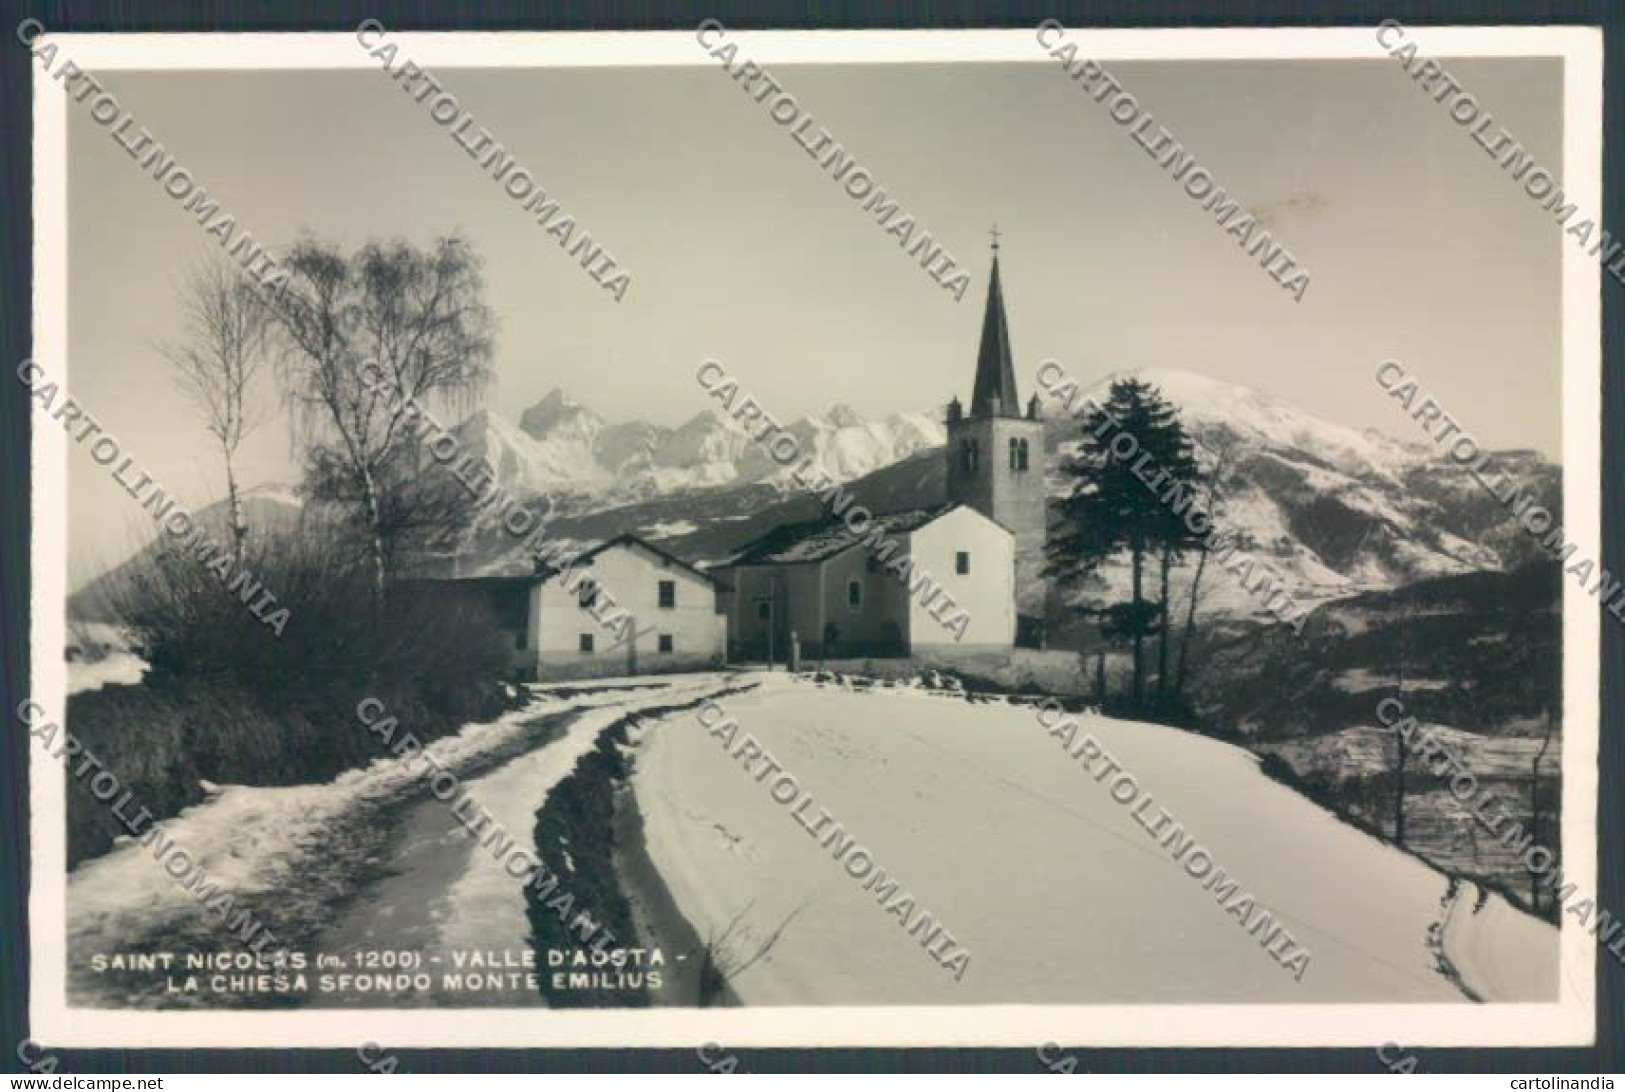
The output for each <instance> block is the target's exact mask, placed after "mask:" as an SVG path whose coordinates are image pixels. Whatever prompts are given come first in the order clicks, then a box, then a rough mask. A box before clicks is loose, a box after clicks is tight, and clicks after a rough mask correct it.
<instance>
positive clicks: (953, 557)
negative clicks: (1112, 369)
mask: <svg viewBox="0 0 1625 1092" xmlns="http://www.w3.org/2000/svg"><path fill="white" fill-rule="evenodd" d="M1023 409H1024V408H1023V405H1022V402H1021V398H1020V394H1019V392H1018V390H1017V387H1016V372H1015V359H1014V356H1013V354H1012V352H1011V348H1010V323H1009V319H1008V316H1007V315H1006V312H1005V303H1004V290H1003V286H1002V285H1001V283H1000V279H999V255H998V237H997V233H995V235H994V242H993V264H992V271H991V274H990V276H989V281H988V289H987V304H986V308H985V311H984V313H983V317H982V334H981V340H980V343H979V344H978V346H977V352H976V374H975V380H974V383H973V385H972V389H971V401H970V408H969V410H968V411H967V410H966V408H965V406H964V404H963V403H962V402H961V401H960V400H959V398H958V396H955V397H954V398H953V399H952V400H951V401H950V402H949V403H948V407H947V416H946V420H945V424H946V426H947V445H946V447H945V448H944V450H943V458H944V460H945V465H944V466H943V471H944V481H945V485H946V495H945V500H944V502H943V503H940V504H936V505H932V506H929V507H920V508H911V509H906V510H903V511H897V512H889V513H884V514H878V515H876V516H875V519H874V523H873V525H871V526H868V527H865V528H863V529H862V533H858V532H854V531H853V530H851V529H850V528H849V527H848V526H847V525H846V524H845V523H843V522H841V521H839V520H833V519H821V520H816V521H810V522H808V523H800V524H788V525H785V526H781V527H777V528H775V529H774V530H773V531H771V532H769V533H768V534H766V535H764V536H762V537H761V538H760V539H757V540H756V541H755V542H752V543H750V544H749V545H747V546H746V547H745V548H744V549H743V550H742V551H741V552H739V553H738V554H736V555H735V556H734V558H733V559H732V560H731V561H729V562H728V563H727V564H726V565H725V566H721V567H719V568H718V570H717V572H718V575H719V576H721V578H722V579H723V581H724V582H725V583H726V584H727V585H728V587H729V594H727V595H726V596H725V597H724V601H725V606H724V609H725V611H726V613H727V615H728V646H729V655H730V658H731V659H736V660H762V659H766V660H781V661H782V660H783V659H784V658H785V657H786V655H787V654H788V650H789V647H790V644H791V640H792V636H793V638H794V640H795V642H796V643H797V645H798V646H799V648H800V650H801V653H802V655H803V656H808V657H818V658H840V657H853V656H909V655H915V654H920V653H932V652H943V651H949V650H954V651H962V652H967V653H985V652H999V651H1008V650H1009V649H1011V648H1012V647H1014V646H1015V644H1016V643H1017V638H1018V635H1020V636H1022V637H1023V638H1024V641H1023V643H1029V642H1030V638H1031V635H1032V634H1033V633H1034V632H1035V631H1036V629H1037V626H1036V624H1035V623H1034V622H1033V621H1032V620H1029V619H1023V618H1021V617H1020V614H1019V607H1018V601H1023V602H1024V601H1028V600H1031V599H1032V597H1033V594H1034V592H1035V587H1034V586H1036V589H1037V590H1036V594H1037V595H1038V597H1039V600H1038V601H1039V602H1041V601H1042V590H1041V587H1042V581H1041V579H1040V577H1039V574H1038V572H1037V571H1036V569H1037V568H1039V567H1041V565H1042V556H1043V550H1044V536H1045V526H1046V504H1045V490H1044V466H1045V453H1044V425H1043V422H1042V421H1041V420H1040V419H1039V416H1038V399H1037V397H1036V396H1035V397H1033V398H1032V399H1031V400H1030V401H1029V402H1027V404H1026V406H1025V412H1023ZM883 541H892V542H895V543H896V547H895V549H894V550H892V551H890V552H889V553H888V555H886V556H883V555H882V551H881V550H879V549H876V544H877V543H879V542H883ZM904 556H906V557H907V558H908V560H909V563H910V564H909V566H908V568H907V571H906V572H905V573H901V574H900V573H899V570H898V567H897V565H896V563H895V562H896V560H897V559H900V558H902V557H904ZM1018 572H1019V573H1021V574H1022V575H1021V581H1022V584H1026V585H1034V586H1028V587H1023V586H1022V584H1018ZM943 602H952V603H953V604H954V605H955V606H956V608H957V612H962V615H963V617H962V616H961V614H960V613H957V612H956V614H955V615H954V617H955V618H957V619H959V622H958V624H957V625H952V624H946V623H945V619H944V617H943V614H942V612H941V610H940V607H941V604H942V603H943ZM933 606H935V607H937V608H939V609H937V610H933Z"/></svg>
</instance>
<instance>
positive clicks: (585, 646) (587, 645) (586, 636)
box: [577, 633, 592, 652]
mask: <svg viewBox="0 0 1625 1092" xmlns="http://www.w3.org/2000/svg"><path fill="white" fill-rule="evenodd" d="M580 641H581V643H580V644H579V645H578V646H577V647H578V648H579V649H580V650H581V651H582V652H591V651H592V634H590V633H583V634H582V635H581V638H580Z"/></svg>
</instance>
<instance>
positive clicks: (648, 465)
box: [204, 371, 1562, 617]
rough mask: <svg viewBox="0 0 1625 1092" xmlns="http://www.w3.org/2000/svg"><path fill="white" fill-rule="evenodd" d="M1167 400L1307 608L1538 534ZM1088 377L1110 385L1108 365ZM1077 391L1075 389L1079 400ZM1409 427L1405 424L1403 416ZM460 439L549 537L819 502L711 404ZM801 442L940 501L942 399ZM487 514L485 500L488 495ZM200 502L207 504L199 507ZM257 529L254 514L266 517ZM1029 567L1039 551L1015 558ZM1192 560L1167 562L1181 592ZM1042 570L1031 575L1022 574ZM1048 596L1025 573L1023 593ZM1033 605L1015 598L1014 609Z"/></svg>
mask: <svg viewBox="0 0 1625 1092" xmlns="http://www.w3.org/2000/svg"><path fill="white" fill-rule="evenodd" d="M1134 374H1136V375H1138V376H1139V378H1141V379H1143V380H1145V381H1147V382H1149V383H1151V384H1153V385H1154V386H1156V387H1157V388H1158V389H1159V390H1161V391H1162V393H1163V395H1164V396H1165V397H1166V398H1168V400H1169V401H1171V402H1172V403H1173V404H1174V405H1176V406H1177V407H1178V409H1179V412H1180V416H1181V418H1182V420H1183V421H1184V422H1185V424H1186V426H1187V428H1188V429H1189V430H1190V432H1191V433H1192V435H1193V437H1194V438H1195V439H1196V441H1197V442H1198V444H1199V445H1200V448H1201V451H1202V458H1203V460H1204V461H1205V462H1207V463H1209V464H1210V465H1211V460H1212V458H1213V457H1214V455H1215V453H1217V452H1219V451H1226V452H1228V456H1227V458H1226V462H1225V471H1224V474H1223V479H1222V488H1223V494H1224V496H1223V502H1222V506H1221V508H1220V519H1219V524H1220V526H1223V527H1226V528H1228V529H1230V530H1232V531H1234V532H1235V533H1236V534H1237V535H1238V536H1240V538H1241V539H1242V541H1243V543H1244V544H1245V545H1246V547H1247V549H1248V550H1249V551H1250V552H1251V554H1252V555H1253V556H1254V557H1256V558H1257V559H1258V561H1259V562H1261V563H1263V564H1265V565H1267V566H1268V567H1269V568H1270V569H1271V570H1273V571H1274V572H1276V573H1278V574H1279V577H1280V579H1281V581H1282V582H1283V584H1284V585H1286V586H1288V587H1290V588H1291V589H1293V591H1294V598H1295V599H1297V600H1298V601H1299V602H1302V603H1304V604H1305V605H1306V606H1312V605H1313V604H1315V603H1318V602H1323V601H1326V600H1331V599H1338V598H1342V597H1345V596H1349V595H1355V594H1359V593H1361V592H1365V591H1373V590H1383V589H1389V588H1395V587H1399V586H1401V585H1405V584H1409V583H1412V582H1414V581H1417V580H1422V579H1426V578H1429V577H1438V576H1448V575H1451V574H1457V573H1466V572H1474V571H1485V570H1507V569H1511V568H1513V567H1515V566H1517V565H1519V564H1521V563H1523V562H1524V561H1528V560H1531V559H1533V558H1534V557H1536V556H1538V554H1539V550H1538V545H1537V543H1536V542H1535V541H1534V539H1533V538H1532V537H1531V536H1529V535H1528V534H1527V533H1526V532H1524V531H1523V530H1522V529H1521V528H1519V527H1518V526H1517V525H1516V523H1515V521H1514V520H1513V519H1512V518H1511V517H1510V515H1509V514H1508V513H1507V511H1506V510H1505V508H1503V507H1502V506H1501V504H1500V503H1499V502H1498V501H1497V500H1496V499H1495V498H1494V497H1492V496H1491V495H1490V494H1489V493H1488V492H1487V491H1486V490H1485V489H1484V488H1483V487H1482V486H1481V485H1479V484H1478V483H1477V482H1475V481H1474V480H1473V479H1472V478H1471V477H1470V476H1469V475H1468V474H1467V473H1466V472H1465V471H1463V470H1462V469H1461V468H1460V467H1459V466H1458V465H1456V464H1453V463H1450V462H1448V461H1446V460H1445V459H1443V458H1441V457H1440V453H1439V451H1438V450H1437V449H1435V448H1432V447H1429V446H1427V445H1424V444H1417V443H1406V442H1402V441H1400V440H1397V439H1394V438H1392V437H1391V436H1388V435H1385V434H1383V433H1381V432H1377V431H1374V430H1370V429H1366V430H1361V429H1356V428H1351V427H1349V426H1346V425H1341V424H1337V423H1334V422H1331V421H1326V420H1324V419H1322V418H1319V417H1317V416H1315V415H1313V414H1310V413H1308V412H1306V411H1304V410H1301V409H1299V408H1298V407H1296V406H1293V405H1292V404H1290V403H1288V402H1286V401H1283V400H1281V399H1279V398H1276V397H1273V396H1271V395H1268V394H1265V393H1263V392H1260V391H1256V390H1252V389H1250V388H1247V387H1243V386H1240V385H1237V384H1234V383H1228V382H1225V381H1222V380H1217V379H1213V378H1211V377H1207V376H1201V375H1195V374H1192V373H1188V372H1178V371H1143V372H1137V373H1134ZM1117 378H1121V377H1120V376H1111V377H1108V378H1106V379H1103V380H1101V381H1100V382H1099V383H1097V384H1095V385H1094V386H1093V387H1092V388H1090V389H1089V390H1088V391H1087V392H1085V393H1090V394H1092V395H1093V396H1094V397H1095V398H1096V399H1097V400H1101V401H1104V399H1105V397H1106V394H1107V390H1108V388H1109V386H1110V383H1111V382H1112V380H1114V379H1117ZM1081 404H1082V402H1081V399H1078V400H1075V401H1074V402H1073V406H1074V407H1081ZM1043 412H1044V413H1045V416H1046V421H1047V428H1046V433H1047V437H1048V446H1049V456H1048V482H1049V488H1050V492H1051V495H1052V496H1053V495H1059V494H1060V493H1061V492H1063V491H1064V490H1065V489H1066V488H1068V482H1067V480H1066V478H1065V476H1064V474H1062V473H1061V472H1060V468H1061V466H1062V464H1063V461H1064V459H1065V457H1066V455H1067V454H1068V453H1069V451H1070V450H1071V449H1072V448H1073V447H1074V446H1075V444H1076V442H1077V438H1078V435H1079V426H1078V422H1077V420H1076V419H1075V417H1074V416H1072V415H1069V414H1067V413H1065V412H1064V411H1063V410H1062V408H1061V407H1060V406H1059V404H1058V403H1056V402H1054V401H1053V400H1051V401H1049V402H1048V403H1047V404H1045V405H1044V407H1043ZM1401 423H1403V422H1401ZM457 431H458V434H459V436H460V438H461V440H462V442H463V444H464V445H465V446H466V449H467V450H468V451H469V452H470V453H472V454H474V455H476V456H479V457H483V458H486V459H489V460H490V462H491V464H492V466H493V467H495V469H496V475H497V481H498V483H499V484H500V485H501V486H502V487H503V488H504V489H506V490H508V491H509V492H510V493H511V494H512V495H513V496H514V497H515V498H517V499H520V500H521V501H524V500H529V499H532V498H535V499H540V498H542V497H546V498H548V507H550V508H551V511H552V515H551V518H550V520H549V524H548V527H549V531H548V533H549V534H550V535H551V536H553V537H554V538H555V539H556V540H560V541H563V542H565V543H567V544H575V545H579V546H581V547H587V546H590V545H593V544H596V543H597V542H601V541H603V540H604V539H606V538H610V537H612V536H614V535H616V534H620V533H623V532H635V533H637V534H641V535H643V536H645V537H647V538H650V539H651V540H655V541H659V542H661V543H662V544H663V545H664V546H665V547H666V548H668V549H671V550H673V551H675V552H677V553H679V554H681V555H683V556H685V557H689V558H692V559H693V560H695V561H697V562H700V563H716V562H719V561H724V560H727V559H728V558H730V557H732V556H733V555H734V554H736V553H737V552H738V551H739V550H740V549H741V548H742V547H743V546H744V545H745V544H747V543H749V542H750V541H752V540H753V539H755V538H757V537H759V536H760V535H762V534H764V533H766V532H767V531H769V530H771V529H772V528H774V527H776V526H778V525H780V524H783V523H789V522H796V521H802V520H809V519H817V518H820V517H822V516H824V515H826V514H827V513H826V511H825V509H824V507H823V506H822V504H821V503H820V502H819V500H818V498H816V497H814V496H812V495H810V494H807V493H804V492H800V491H799V490H798V488H797V487H796V486H795V484H794V482H792V481H791V480H790V477H789V476H790V473H791V469H792V468H791V467H785V466H782V465H781V464H779V463H777V462H775V461H774V460H773V459H772V458H771V457H770V456H769V455H768V454H767V452H766V451H764V450H763V448H762V447H761V445H760V444H758V443H756V442H755V441H753V440H751V439H750V438H749V437H748V436H746V435H745V434H744V433H743V432H742V431H741V430H740V429H739V427H738V426H737V425H735V424H734V423H733V422H731V421H729V420H727V419H726V418H724V417H722V416H720V415H719V414H717V413H715V412H712V411H706V412H702V413H700V414H697V415H696V416H695V417H693V418H691V419H690V420H689V421H687V422H685V423H684V424H682V425H680V426H678V427H676V428H670V427H664V426H660V425H655V424H650V423H648V422H642V421H625V422H610V421H607V420H605V419H604V418H603V417H601V416H600V415H598V414H597V413H595V412H594V411H593V410H591V409H589V408H587V407H585V406H583V405H580V404H577V403H575V402H573V401H572V400H571V399H570V398H569V397H567V396H566V395H565V394H564V393H563V392H560V391H554V392H552V393H550V394H548V396H547V397H545V398H543V399H542V400H541V401H539V402H537V403H536V404H535V405H533V406H531V407H529V408H528V409H526V410H524V411H523V412H522V413H520V414H519V415H518V423H517V424H515V423H514V421H513V420H512V419H511V418H509V417H505V416H503V415H502V414H500V413H498V412H496V411H493V410H490V409H487V410H484V411H481V412H479V413H476V414H475V415H473V416H471V417H470V418H468V419H467V420H465V421H464V422H463V423H462V424H461V425H460V426H459V428H458V430H457ZM789 431H790V432H791V433H793V434H794V435H795V436H796V438H797V440H798V442H799V443H800V445H801V450H802V451H803V452H804V453H806V454H810V455H812V456H813V457H814V458H816V459H817V460H818V461H819V463H820V464H821V465H822V467H823V468H824V470H826V471H827V472H828V473H829V474H830V475H831V476H832V477H833V478H836V479H837V480H840V481H843V482H845V483H846V487H847V489H848V490H849V491H851V492H852V493H854V494H855V495H856V497H857V498H858V502H859V503H861V504H864V505H865V506H867V507H869V508H870V509H871V510H872V511H875V512H886V511H895V510H898V509H903V508H912V507H918V506H922V505H930V504H938V503H941V502H942V501H943V500H944V499H945V497H946V480H945V479H946V475H945V472H944V464H943V458H942V445H943V443H944V442H945V430H944V427H943V425H942V423H941V421H940V420H939V415H938V414H936V413H930V412H912V413H896V414H893V415H891V416H889V417H886V418H883V419H880V420H865V419H863V418H862V417H860V416H859V415H858V414H856V413H854V412H853V411H852V410H851V409H849V408H847V407H845V406H836V407H834V408H833V409H831V410H829V411H828V412H826V413H824V414H823V415H821V416H819V417H813V418H804V419H802V420H800V421H797V422H795V423H794V424H793V425H790V426H789ZM1494 458H1495V460H1496V464H1497V465H1498V466H1500V467H1503V468H1505V470H1506V472H1507V473H1508V474H1509V475H1510V476H1512V477H1513V478H1515V479H1517V480H1519V481H1521V482H1523V483H1524V484H1525V485H1526V486H1527V487H1528V488H1530V489H1531V490H1532V491H1534V492H1535V493H1536V495H1537V496H1538V497H1539V501H1538V503H1540V504H1542V505H1543V506H1546V507H1548V508H1550V509H1551V510H1552V511H1553V512H1554V513H1557V512H1559V510H1560V500H1561V486H1562V477H1561V469H1560V468H1559V467H1557V466H1555V465H1554V464H1552V463H1551V462H1549V461H1547V460H1546V459H1544V458H1543V457H1541V456H1540V455H1539V454H1537V453H1534V452H1529V451H1508V452H1499V453H1496V455H1495V456H1494ZM254 492H255V495H256V496H255V499H256V501H257V502H259V501H262V502H263V503H264V504H267V505H269V504H272V503H273V500H274V501H275V502H276V503H277V504H289V505H290V509H291V506H292V504H293V503H295V502H293V501H292V500H291V495H289V493H288V491H287V490H285V489H270V490H267V489H261V490H256V491H254ZM493 511H494V509H493ZM204 514H205V516H207V512H205V513H204ZM259 522H261V524H262V525H264V524H265V522H266V521H265V520H260V521H259ZM1021 560H1022V564H1023V565H1024V566H1025V567H1026V568H1025V570H1024V571H1032V570H1033V569H1034V568H1035V564H1036V563H1037V562H1038V561H1039V559H1037V558H1023V559H1021ZM530 564H531V561H530V558H529V557H528V556H527V555H526V553H525V551H524V549H523V547H522V543H521V542H520V540H518V539H516V538H515V537H513V536H512V535H510V534H508V533H507V532H505V531H503V530H502V529H501V528H500V526H498V525H497V523H496V521H495V519H488V520H482V521H481V522H480V523H479V524H477V525H476V527H475V528H474V529H473V531H472V532H471V533H470V535H469V536H468V539H467V541H466V542H465V545H464V547H463V549H461V550H460V551H459V552H458V555H457V556H456V557H455V558H448V559H447V560H446V570H447V571H454V572H456V573H459V574H462V575H492V574H505V573H522V572H527V571H529V568H530ZM1190 569H1191V567H1190V566H1182V567H1180V568H1178V569H1176V570H1175V572H1174V575H1173V583H1174V594H1175V596H1176V598H1177V597H1180V596H1182V594H1183V582H1184V581H1185V580H1186V579H1188V577H1189V572H1190ZM1127 580H1128V570H1127V565H1126V564H1120V563H1118V562H1116V561H1113V562H1109V563H1107V564H1106V565H1104V566H1102V568H1101V570H1100V572H1099V573H1098V576H1097V578H1096V579H1095V580H1094V581H1093V582H1092V585H1090V586H1086V587H1085V588H1083V589H1081V590H1078V591H1076V592H1075V593H1073V594H1071V595H1069V596H1068V599H1069V600H1070V601H1072V602H1074V603H1078V604H1083V603H1085V602H1095V601H1109V600H1111V599H1114V598H1120V597H1121V593H1122V592H1123V590H1124V589H1125V588H1126V585H1127ZM1027 583H1034V582H1027ZM1203 588H1204V592H1203V597H1202V600H1203V602H1202V610H1203V611H1204V612H1207V611H1212V612H1215V613H1218V614H1224V615H1229V616H1233V617H1245V616H1250V615H1257V614H1258V613H1259V607H1260V604H1259V602H1258V600H1257V599H1256V598H1254V597H1253V596H1252V595H1250V594H1249V593H1248V592H1247V591H1246V590H1245V589H1244V588H1243V587H1242V585H1241V582H1240V581H1238V580H1236V579H1233V578H1227V577H1225V576H1224V575H1222V574H1219V575H1215V574H1209V575H1208V576H1207V577H1205V579H1204V584H1203ZM1027 590H1029V591H1031V592H1035V593H1037V594H1041V593H1042V588H1041V586H1038V585H1036V584H1035V586H1034V587H1033V588H1030V589H1027ZM1035 607H1036V604H1035V603H1033V602H1028V601H1027V600H1026V599H1024V600H1023V609H1024V610H1030V609H1034V608H1035Z"/></svg>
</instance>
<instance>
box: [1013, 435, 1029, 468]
mask: <svg viewBox="0 0 1625 1092" xmlns="http://www.w3.org/2000/svg"><path fill="white" fill-rule="evenodd" d="M1016 452H1017V455H1018V464H1017V466H1016V469H1017V470H1026V469H1027V441H1026V440H1025V439H1023V440H1021V441H1020V442H1019V443H1018V444H1017V445H1016Z"/></svg>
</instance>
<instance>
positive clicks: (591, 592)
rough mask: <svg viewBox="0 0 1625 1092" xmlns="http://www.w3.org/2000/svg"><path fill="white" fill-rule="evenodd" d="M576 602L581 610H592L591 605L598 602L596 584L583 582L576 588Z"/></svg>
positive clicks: (589, 581)
mask: <svg viewBox="0 0 1625 1092" xmlns="http://www.w3.org/2000/svg"><path fill="white" fill-rule="evenodd" d="M576 602H577V603H579V604H580V605H581V609H582V610H592V607H593V604H594V603H596V602H598V582H597V581H596V580H583V581H582V582H581V586H580V587H578V588H576Z"/></svg>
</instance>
